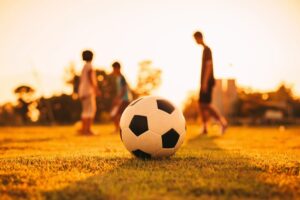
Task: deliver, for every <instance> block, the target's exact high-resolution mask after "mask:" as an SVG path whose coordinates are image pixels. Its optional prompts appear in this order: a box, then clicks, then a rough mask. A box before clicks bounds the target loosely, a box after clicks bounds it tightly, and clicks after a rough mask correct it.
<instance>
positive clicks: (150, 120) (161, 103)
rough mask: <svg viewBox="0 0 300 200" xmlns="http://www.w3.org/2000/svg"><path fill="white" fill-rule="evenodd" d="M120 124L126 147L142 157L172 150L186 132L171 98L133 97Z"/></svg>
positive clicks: (164, 153)
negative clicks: (133, 99) (134, 98)
mask: <svg viewBox="0 0 300 200" xmlns="http://www.w3.org/2000/svg"><path fill="white" fill-rule="evenodd" d="M120 127H121V130H120V136H121V140H122V141H123V143H124V145H125V147H126V149H127V150H128V151H130V152H131V153H132V154H133V155H135V156H136V157H138V158H144V159H145V158H152V157H153V158H159V157H168V156H171V155H173V154H175V152H176V151H177V150H178V149H179V147H180V146H181V145H182V143H183V141H184V138H185V134H186V122H185V118H184V116H183V114H182V112H181V111H180V110H179V109H178V108H177V107H176V106H174V105H173V104H172V103H171V102H170V101H168V100H166V99H163V98H160V97H154V96H147V97H141V98H139V99H137V100H135V101H133V102H132V103H131V104H130V105H129V106H128V107H127V108H126V109H125V111H124V112H123V114H122V117H121V120H120Z"/></svg>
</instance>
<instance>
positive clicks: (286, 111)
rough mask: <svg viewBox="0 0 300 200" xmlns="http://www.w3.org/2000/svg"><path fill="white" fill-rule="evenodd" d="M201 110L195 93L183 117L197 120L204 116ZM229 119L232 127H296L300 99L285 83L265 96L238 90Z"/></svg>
mask: <svg viewBox="0 0 300 200" xmlns="http://www.w3.org/2000/svg"><path fill="white" fill-rule="evenodd" d="M198 110H199V108H198V94H197V93H192V94H190V95H189V96H188V97H187V99H186V101H185V105H184V111H183V112H184V115H185V117H186V118H187V119H189V120H192V121H197V120H199V118H200V117H201V116H200V115H199V112H198ZM226 117H227V118H228V119H229V121H230V122H231V124H241V125H242V124H248V125H255V124H258V125H261V124H295V123H299V122H300V121H299V119H300V99H299V98H297V97H295V95H294V94H293V92H292V89H291V88H290V87H287V86H286V85H285V84H281V85H280V86H279V87H278V88H277V89H276V90H275V91H270V92H264V93H262V92H251V91H250V92H248V91H247V90H245V89H243V88H239V89H238V90H237V98H236V100H235V101H234V102H233V105H232V112H230V114H228V115H227V116H226Z"/></svg>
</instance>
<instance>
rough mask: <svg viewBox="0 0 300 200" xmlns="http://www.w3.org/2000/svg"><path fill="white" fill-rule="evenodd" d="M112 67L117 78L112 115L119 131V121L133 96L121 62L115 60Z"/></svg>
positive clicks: (115, 78)
mask: <svg viewBox="0 0 300 200" xmlns="http://www.w3.org/2000/svg"><path fill="white" fill-rule="evenodd" d="M112 68H113V72H112V74H111V75H112V76H113V78H114V80H115V85H116V97H115V98H114V101H113V106H112V110H111V113H110V115H111V117H112V119H113V120H114V124H115V131H116V132H118V131H119V130H120V127H119V122H120V118H121V115H122V113H123V111H124V110H125V108H126V107H127V106H128V105H129V103H130V97H131V96H130V92H129V87H128V84H127V82H126V79H125V77H124V76H123V74H122V73H121V65H120V63H119V62H114V63H113V64H112Z"/></svg>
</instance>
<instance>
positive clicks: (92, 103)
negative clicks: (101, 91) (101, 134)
mask: <svg viewBox="0 0 300 200" xmlns="http://www.w3.org/2000/svg"><path fill="white" fill-rule="evenodd" d="M87 110H88V111H87V115H88V118H87V135H94V133H93V131H92V129H91V128H92V125H93V122H94V117H95V114H96V110H97V107H96V97H95V96H91V97H89V100H88V109H87Z"/></svg>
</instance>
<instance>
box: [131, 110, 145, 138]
mask: <svg viewBox="0 0 300 200" xmlns="http://www.w3.org/2000/svg"><path fill="white" fill-rule="evenodd" d="M129 128H130V130H131V131H132V132H133V133H134V134H135V135H136V136H140V135H141V134H143V133H144V132H146V131H148V121H147V117H146V116H142V115H134V116H133V118H132V120H131V122H130V125H129Z"/></svg>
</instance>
